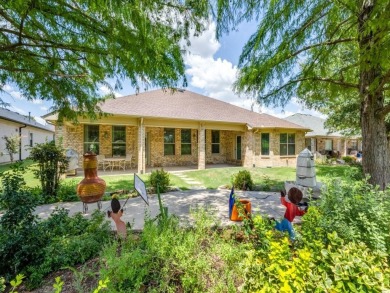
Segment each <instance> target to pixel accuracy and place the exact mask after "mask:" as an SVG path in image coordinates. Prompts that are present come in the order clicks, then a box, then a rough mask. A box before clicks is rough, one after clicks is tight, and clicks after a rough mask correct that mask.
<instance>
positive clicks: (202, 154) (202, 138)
mask: <svg viewBox="0 0 390 293" xmlns="http://www.w3.org/2000/svg"><path fill="white" fill-rule="evenodd" d="M204 169H206V132H205V127H204V125H203V124H200V125H199V129H198V170H204Z"/></svg>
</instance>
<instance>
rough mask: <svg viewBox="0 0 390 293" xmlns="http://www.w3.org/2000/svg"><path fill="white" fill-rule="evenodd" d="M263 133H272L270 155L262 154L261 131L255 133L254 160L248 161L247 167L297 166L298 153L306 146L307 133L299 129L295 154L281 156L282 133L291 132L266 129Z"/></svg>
mask: <svg viewBox="0 0 390 293" xmlns="http://www.w3.org/2000/svg"><path fill="white" fill-rule="evenodd" d="M263 133H269V134H270V147H269V155H268V156H264V155H262V154H261V132H256V133H254V141H255V142H254V148H253V156H254V158H253V160H252V162H248V163H247V165H246V167H250V166H253V165H254V166H255V167H283V166H290V167H291V166H293V167H295V166H296V163H297V159H296V157H297V155H298V154H299V153H300V152H301V151H302V150H303V149H304V148H305V133H304V132H303V131H298V132H296V133H295V155H291V156H280V134H281V133H291V131H286V130H279V129H276V130H266V131H264V132H263Z"/></svg>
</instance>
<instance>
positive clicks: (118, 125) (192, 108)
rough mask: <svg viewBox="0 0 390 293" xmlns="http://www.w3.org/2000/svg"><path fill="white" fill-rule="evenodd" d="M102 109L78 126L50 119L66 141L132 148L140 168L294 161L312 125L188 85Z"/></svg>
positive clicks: (120, 153)
mask: <svg viewBox="0 0 390 293" xmlns="http://www.w3.org/2000/svg"><path fill="white" fill-rule="evenodd" d="M101 109H102V110H103V111H104V112H105V113H107V114H108V115H106V116H105V117H102V118H100V119H98V120H89V119H83V118H79V120H78V122H79V124H77V125H75V124H72V123H70V122H69V121H65V122H64V123H63V124H62V125H59V124H58V123H57V116H56V114H55V113H53V114H51V115H46V116H45V117H44V118H45V119H46V120H47V121H49V122H50V123H52V124H54V125H55V132H56V137H62V141H63V144H64V147H66V148H72V149H74V150H76V151H77V152H78V153H79V154H82V153H85V152H86V151H88V150H93V151H94V152H96V153H97V154H101V155H105V156H106V157H116V156H117V157H125V156H126V155H129V154H130V155H132V165H133V166H137V169H138V173H144V172H145V170H146V166H148V167H165V166H185V165H197V167H198V169H205V168H206V164H219V163H225V164H235V165H238V166H245V167H272V166H295V165H296V157H297V154H299V152H300V151H302V150H303V149H304V147H305V132H306V131H309V129H308V128H307V127H303V126H300V125H297V124H295V123H291V122H288V121H286V120H283V119H279V118H276V117H273V116H271V115H267V114H259V113H255V112H252V111H249V110H246V109H243V108H240V107H237V106H234V105H231V104H228V103H226V102H222V101H220V100H216V99H213V98H210V97H206V96H203V95H200V94H197V93H194V92H191V91H188V90H177V91H175V92H172V91H170V90H161V89H159V90H152V91H147V92H144V93H139V94H134V95H129V96H124V97H119V98H116V99H111V100H107V101H105V102H104V103H103V104H102V105H101ZM57 141H58V140H57ZM80 157H82V156H80ZM81 159H82V158H81ZM80 166H81V165H80Z"/></svg>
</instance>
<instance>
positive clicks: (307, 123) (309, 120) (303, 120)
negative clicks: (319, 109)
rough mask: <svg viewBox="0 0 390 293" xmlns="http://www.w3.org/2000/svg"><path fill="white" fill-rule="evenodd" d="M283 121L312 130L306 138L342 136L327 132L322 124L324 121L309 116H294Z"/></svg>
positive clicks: (298, 114) (337, 133)
mask: <svg viewBox="0 0 390 293" xmlns="http://www.w3.org/2000/svg"><path fill="white" fill-rule="evenodd" d="M284 119H285V120H287V121H289V122H292V123H296V124H299V125H302V126H303V127H307V128H310V129H312V131H311V132H308V133H307V134H306V136H308V137H310V136H332V137H343V135H342V134H341V133H339V132H329V130H328V129H326V128H325V126H324V123H325V119H322V118H320V117H315V116H312V115H310V114H300V113H297V114H294V115H291V116H288V117H286V118H284Z"/></svg>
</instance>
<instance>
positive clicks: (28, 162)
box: [0, 160, 39, 187]
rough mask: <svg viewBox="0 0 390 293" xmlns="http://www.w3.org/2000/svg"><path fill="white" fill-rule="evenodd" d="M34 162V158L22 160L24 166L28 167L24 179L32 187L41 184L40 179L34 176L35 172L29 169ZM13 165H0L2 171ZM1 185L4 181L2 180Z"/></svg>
mask: <svg viewBox="0 0 390 293" xmlns="http://www.w3.org/2000/svg"><path fill="white" fill-rule="evenodd" d="M33 163H34V162H33V161H32V160H24V161H23V162H22V165H23V167H26V172H24V174H23V177H24V180H25V181H26V183H27V185H28V186H31V187H35V186H39V180H38V179H35V178H34V174H33V173H32V171H31V170H30V169H29V167H30V166H31V165H33ZM11 165H12V164H3V165H0V173H2V172H4V171H8V170H10V167H11ZM0 186H2V182H0Z"/></svg>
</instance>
